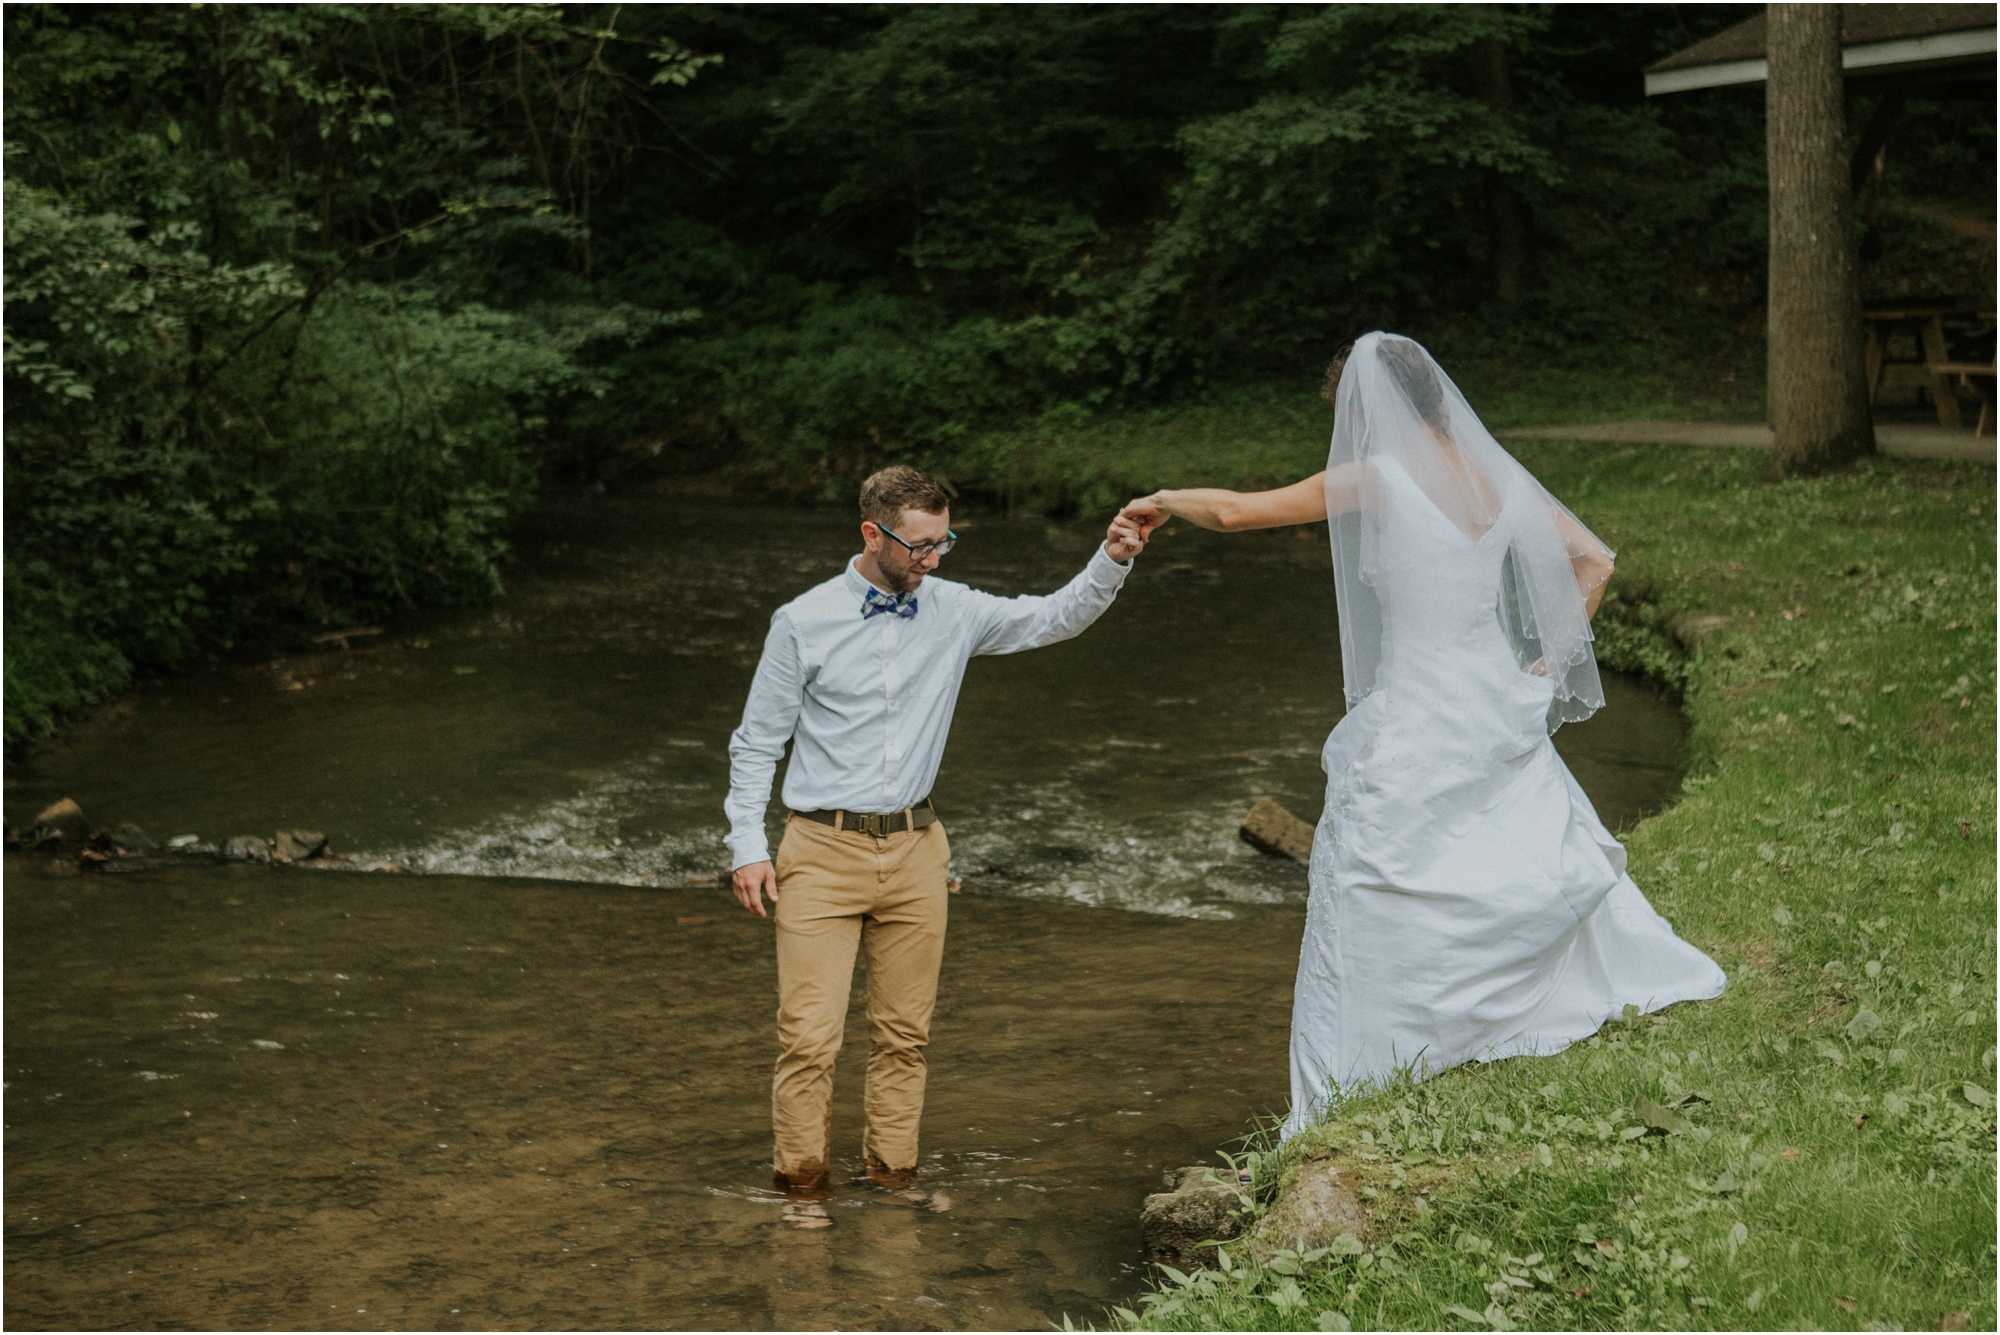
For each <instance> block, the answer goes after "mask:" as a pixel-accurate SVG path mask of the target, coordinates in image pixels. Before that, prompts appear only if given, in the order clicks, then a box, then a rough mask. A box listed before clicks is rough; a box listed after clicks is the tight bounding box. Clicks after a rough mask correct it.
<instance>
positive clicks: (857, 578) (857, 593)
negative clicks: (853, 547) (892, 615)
mask: <svg viewBox="0 0 2000 1335" xmlns="http://www.w3.org/2000/svg"><path fill="white" fill-rule="evenodd" d="M860 564H861V557H860V556H859V555H856V556H854V557H853V558H852V559H850V560H849V561H848V563H847V573H846V576H845V578H846V581H847V591H848V592H849V593H851V594H853V595H854V601H855V602H856V603H859V602H860V601H861V600H862V599H863V598H866V597H867V596H868V591H869V590H870V589H875V586H874V585H873V584H872V583H870V582H869V580H868V578H867V576H865V575H863V574H862V573H861V571H860V570H859V569H857V568H856V567H858V566H859V565H860ZM875 592H877V593H885V592H887V590H885V589H875ZM889 596H890V597H891V598H894V597H896V596H897V595H896V594H893V593H892V594H889Z"/></svg>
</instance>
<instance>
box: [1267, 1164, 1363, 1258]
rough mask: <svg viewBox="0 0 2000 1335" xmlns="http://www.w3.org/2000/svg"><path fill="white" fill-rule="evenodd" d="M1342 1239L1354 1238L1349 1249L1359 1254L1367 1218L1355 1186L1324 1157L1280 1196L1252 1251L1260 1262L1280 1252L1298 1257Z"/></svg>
mask: <svg viewBox="0 0 2000 1335" xmlns="http://www.w3.org/2000/svg"><path fill="white" fill-rule="evenodd" d="M1342 1235H1347V1236H1350V1237H1352V1238H1354V1239H1355V1242H1354V1243H1353V1244H1350V1245H1352V1246H1353V1247H1354V1250H1355V1251H1357V1252H1358V1251H1360V1246H1359V1242H1360V1239H1362V1238H1364V1237H1366V1236H1367V1235H1368V1212H1367V1211H1366V1210H1365V1209H1363V1208H1362V1205H1361V1193H1360V1192H1359V1191H1357V1190H1356V1189H1355V1185H1354V1183H1353V1182H1352V1181H1351V1180H1349V1179H1348V1178H1345V1177H1342V1176H1341V1173H1340V1170H1339V1169H1338V1168H1336V1167H1334V1165H1333V1160H1332V1159H1330V1158H1327V1157H1325V1156H1323V1155H1322V1156H1319V1157H1316V1158H1312V1159H1308V1160H1307V1161H1306V1162H1305V1164H1304V1165H1303V1166H1301V1167H1300V1169H1299V1171H1298V1173H1297V1175H1296V1176H1294V1177H1293V1178H1292V1181H1291V1184H1290V1185H1289V1186H1287V1187H1286V1188H1285V1189H1284V1190H1283V1191H1282V1192H1280V1193H1279V1195H1278V1200H1277V1203H1276V1204H1274V1205H1273V1206H1272V1207H1271V1209H1270V1212H1269V1213H1268V1214H1266V1215H1265V1216H1264V1217H1263V1218H1262V1219H1260V1220H1258V1221H1257V1229H1256V1231H1255V1232H1254V1233H1252V1234H1251V1237H1250V1246H1251V1250H1252V1251H1253V1252H1254V1253H1256V1254H1257V1256H1258V1257H1259V1258H1260V1259H1261V1258H1263V1257H1265V1256H1268V1255H1269V1254H1270V1253H1272V1252H1275V1251H1277V1250H1278V1249H1279V1248H1280V1247H1289V1248H1291V1249H1292V1250H1293V1251H1298V1252H1309V1251H1316V1250H1318V1249H1319V1248H1321V1247H1332V1246H1334V1245H1335V1244H1336V1243H1337V1242H1338V1241H1339V1239H1340V1238H1341V1237H1342Z"/></svg>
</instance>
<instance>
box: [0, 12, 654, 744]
mask: <svg viewBox="0 0 2000 1335" xmlns="http://www.w3.org/2000/svg"><path fill="white" fill-rule="evenodd" d="M7 24H8V33H7V39H8V73H7V79H8V84H7V91H8V98H7V108H6V114H7V139H8V150H7V152H8V156H7V163H6V167H7V183H6V191H7V194H6V374H7V419H6V521H7V534H8V545H7V562H6V598H7V635H6V651H7V684H6V731H7V739H8V741H9V742H12V741H14V740H16V739H18V738H20V737H22V736H25V735H31V734H33V733H34V732H37V731H41V730H45V729H47V728H48V727H50V726H51V725H52V724H53V722H54V721H55V720H56V718H57V717H58V716H59V715H60V714H61V713H63V712H64V711H66V710H69V709H73V708H75V707H76V706H77V705H79V704H82V703H84V702H86V701H87V700H89V699H90V698H92V697H94V696H96V695H99V694H102V692H103V691H105V690H107V689H111V688H115V687H116V686H118V685H120V684H122V683H123V682H124V681H125V680H126V679H127V678H128V677H129V675H130V673H131V672H132V671H133V670H134V669H135V668H147V667H167V666H171V665H173V664H175V663H178V662H180V661H183V660H184V659H186V658H187V657H188V656H189V655H190V654H191V653H194V652H197V651H199V650H201V649H204V648H211V647H215V646H220V645H226V644H227V643H229V642H230V640H231V639H232V637H234V636H235V635H237V634H239V633H240V632H241V631H242V629H243V628H244V627H245V626H247V625H251V624H255V623H258V622H260V621H264V620H267V619H269V618H271V617H273V616H286V617H291V618H293V619H303V620H308V621H311V622H317V623H328V622H348V621H351V620H354V619H358V618H363V617H368V616H373V615H377V614H379V613H381V612H382V611H385V610H389V609H392V608H394V607H397V606H403V605H410V604H415V603H424V602H432V603H436V602H455V601H463V600H467V599H478V598H484V597H490V596H492V595H493V594H494V593H496V592H497V591H498V589H499V582H498V577H497V573H496V568H495V563H496V561H497V560H498V559H499V557H500V556H501V555H502V554H503V553H504V551H505V546H504V542H503V540H502V538H501V533H502V531H503V529H504V526H505V523H506V521H507V520H508V518H509V517H510V516H511V515H512V514H514V513H516V512H517V511H518V510H519V509H520V508H521V507H522V506H523V505H525V504H526V503H527V502H528V501H529V499H530V498H531V496H532V494H533V484H534V470H533V467H532V463H531V450H532V447H533V444H534V443H535V440H536V438H537V436H538V435H539V434H540V433H541V432H542V431H543V430H544V429H545V427H546V422H547V416H548V414H549V413H550V412H551V411H552V410H555V409H557V408H559V407H560V406H561V405H562V404H563V403H565V402H566V401H568V400H570V399H574V398H577V397H580V396H581V397H588V396H589V395H590V394H592V393H593V392H595V393H602V392H603V391H604V389H605V388H606V386H607V384H608V380H607V379H606V375H605V373H604V372H603V371H602V370H601V369H593V356H592V353H593V350H594V349H595V348H598V347H602V346H605V345H611V346H617V347H623V346H624V345H625V344H626V343H628V342H631V341H633V340H636V339H638V338H641V337H644V336H645V335H646V334H648V333H649V332H650V331H653V330H656V329H658V328H660V327H662V326H664V325H668V324H671V323H672V322H673V319H672V317H669V316H667V315H664V314H662V313H658V312H645V311H640V310H637V309H636V308H632V307H629V306H625V305H611V304H606V303H604V302H601V301H595V300H583V301H578V300H575V299H574V298H575V297H576V296H577V294H565V293H563V292H562V291H561V290H560V289H558V288H554V287H551V286H550V285H547V284H539V285H534V286H536V291H535V293H534V299H533V300H524V299H523V294H522V292H521V287H522V283H521V281H520V280H519V278H518V277H514V278H512V279H511V280H510V279H508V278H507V277H506V275H510V274H513V275H518V273H520V272H521V271H523V270H531V269H533V268H535V267H536V266H537V265H545V264H547V263H548V262H549V261H550V259H551V257H553V258H554V259H555V260H556V261H557V262H558V264H560V263H563V262H566V261H567V259H568V256H569V253H570V252H571V251H572V250H574V249H575V248H576V246H577V244H578V242H577V238H578V236H579V235H581V233H580V229H579V227H578V225H577V222H576V217H575V215H576V213H577V211H578V207H579V206H578V204H577V200H578V199H579V198H582V197H584V194H585V189H584V186H583V185H578V184H577V182H578V181H579V180H582V181H583V182H584V183H585V184H586V185H587V180H588V177H589V174H590V172H591V171H592V170H595V169H597V168H595V167H594V166H593V163H594V158H593V156H592V153H591V152H590V151H588V145H590V144H592V143H595V142H596V141H597V140H599V139H601V138H603V137H605V136H608V135H611V134H612V133H614V132H615V129H616V125H615V122H616V120H617V116H618V114H619V112H618V106H617V102H616V101H615V100H613V99H611V98H609V97H607V95H606V93H605V90H604V88H603V87H602V85H605V84H614V80H612V79H611V77H610V76H608V75H605V76H596V77H594V71H595V70H596V69H597V68H598V65H597V54H596V53H597V51H598V48H600V47H602V46H603V45H605V44H606V42H607V41H608V39H607V38H605V37H604V36H603V35H602V34H589V33H577V32H574V31H572V30H570V29H569V28H566V27H565V26H564V25H563V23H562V21H561V20H560V17H559V16H558V15H556V14H555V13H554V12H553V11H539V10H516V9H497V8H466V9H455V8H452V7H423V8H421V9H418V8H412V9H410V10H408V11H404V12H403V13H402V14H401V15H400V16H399V17H398V18H397V19H395V20H394V21H383V20H382V19H381V18H379V17H378V12H376V11H369V10H365V9H363V10H355V9H348V8H344V7H340V6H318V7H307V8H304V9H278V8H265V7H254V6H245V7H232V6H221V7H208V8H203V7H200V6H191V7H180V8H172V7H165V6H144V7H138V6H135V7H130V8H107V9H91V10H79V11H63V10H58V9H54V8H41V7H35V8H25V7H23V8H16V9H11V10H9V12H8V18H7ZM638 45H639V46H640V48H641V50H640V58H641V59H644V58H647V57H650V58H653V59H655V60H662V59H663V60H664V64H663V65H662V73H663V74H664V75H665V76H666V78H667V79H668V82H669V84H671V83H672V82H673V81H675V80H679V81H682V82H685V80H686V78H687V77H688V75H689V74H690V73H691V67H692V65H693V62H692V61H690V60H689V59H688V58H686V57H685V56H684V55H683V54H681V53H679V52H678V50H677V48H674V47H672V46H671V45H664V44H660V43H641V44H638ZM523 51H533V52H534V53H535V55H536V67H535V68H534V69H533V70H532V71H526V70H523V69H522V68H521V67H520V53H521V52H523ZM510 52H511V53H514V55H515V57H516V58H515V59H514V60H509V59H507V57H508V55H509V53H510ZM447 71H448V72H449V78H447V77H446V72H447ZM641 72H642V73H643V72H644V71H641ZM626 82H632V80H631V79H630V78H627V79H626ZM639 86H640V87H642V88H643V86H644V85H643V84H640V85H639ZM545 125H546V126H554V127H559V128H560V131H561V134H562V135H563V136H565V137H564V138H562V139H560V140H559V141H558V143H557V144H556V145H555V146H554V147H552V148H551V149H550V150H549V151H548V152H547V153H546V154H544V155H543V156H542V157H541V158H540V159H539V160H534V161H531V160H530V158H529V157H527V156H524V155H522V154H521V153H520V152H519V151H518V148H517V145H516V143H515V142H514V141H515V140H517V139H518V137H519V136H521V135H523V134H533V133H535V132H537V131H538V130H539V129H540V128H541V127H543V126H545ZM553 134H554V131H551V135H552V137H553ZM494 275H500V276H501V277H499V278H495V277H494ZM565 295H569V296H570V297H571V298H572V300H570V301H567V302H565V301H564V300H563V299H562V298H563V297H564V296H565ZM595 360H597V361H601V360H602V359H601V358H596V359H595Z"/></svg>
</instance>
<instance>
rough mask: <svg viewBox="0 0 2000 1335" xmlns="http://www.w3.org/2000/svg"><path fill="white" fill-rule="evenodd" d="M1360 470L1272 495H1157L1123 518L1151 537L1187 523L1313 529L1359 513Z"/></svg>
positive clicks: (1230, 528)
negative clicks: (1174, 523) (1170, 523)
mask: <svg viewBox="0 0 2000 1335" xmlns="http://www.w3.org/2000/svg"><path fill="white" fill-rule="evenodd" d="M1358 468H1359V465H1358V464H1353V463H1345V464H1341V465H1339V466H1338V467H1336V468H1333V469H1331V470H1325V471H1321V472H1318V473H1314V474H1313V475H1312V476H1311V477H1309V478H1303V479H1301V480H1300V481H1297V482H1294V483H1293V484H1292V485H1291V486H1289V487H1278V488H1276V489H1275V490H1272V491H1227V490H1224V489H1223V488H1221V487H1190V488H1188V489H1186V490H1182V491H1156V492H1154V493H1153V494H1152V495H1150V496H1141V497H1138V498H1137V499H1135V500H1132V501H1128V502H1126V505H1125V509H1124V510H1123V511H1122V512H1121V513H1122V514H1123V515H1126V516H1129V517H1130V518H1132V519H1135V520H1137V521H1138V522H1139V523H1140V524H1142V525H1143V526H1144V528H1145V531H1146V533H1147V534H1148V535H1151V533H1152V531H1153V530H1154V529H1156V528H1158V527H1159V526H1160V525H1161V524H1164V523H1165V522H1166V521H1167V520H1169V519H1185V520H1187V521H1188V522H1189V523H1190V524H1195V525H1198V526H1200V527H1201V528H1208V529H1214V530H1215V531H1216V532H1218V533H1238V532H1241V531H1243V530H1244V529H1252V528H1282V527H1284V526H1285V525H1287V524H1313V523H1318V522H1319V521H1320V520H1322V519H1325V518H1326V517H1327V516H1328V515H1329V514H1346V513H1348V512H1349V511H1350V510H1356V509H1359V508H1360V506H1361V496H1360V486H1359V483H1358V480H1357V479H1358V477H1359V474H1358V473H1357V471H1356V470H1357V469H1358Z"/></svg>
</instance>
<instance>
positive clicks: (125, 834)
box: [111, 825, 160, 858]
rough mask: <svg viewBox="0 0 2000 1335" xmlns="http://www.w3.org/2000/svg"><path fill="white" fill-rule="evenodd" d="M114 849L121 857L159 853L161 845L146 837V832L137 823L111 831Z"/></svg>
mask: <svg viewBox="0 0 2000 1335" xmlns="http://www.w3.org/2000/svg"><path fill="white" fill-rule="evenodd" d="M111 844H112V847H113V849H114V850H115V851H116V852H117V853H118V854H119V856H121V857H128V858H136V857H143V856H145V855H146V854H148V853H157V852H158V851H159V849H160V846H159V845H158V844H156V843H154V842H153V841H152V840H151V839H148V838H147V837H146V832H145V831H144V830H142V829H140V828H139V827H138V826H136V825H121V826H119V827H118V828H117V829H115V830H113V831H112V832H111Z"/></svg>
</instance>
